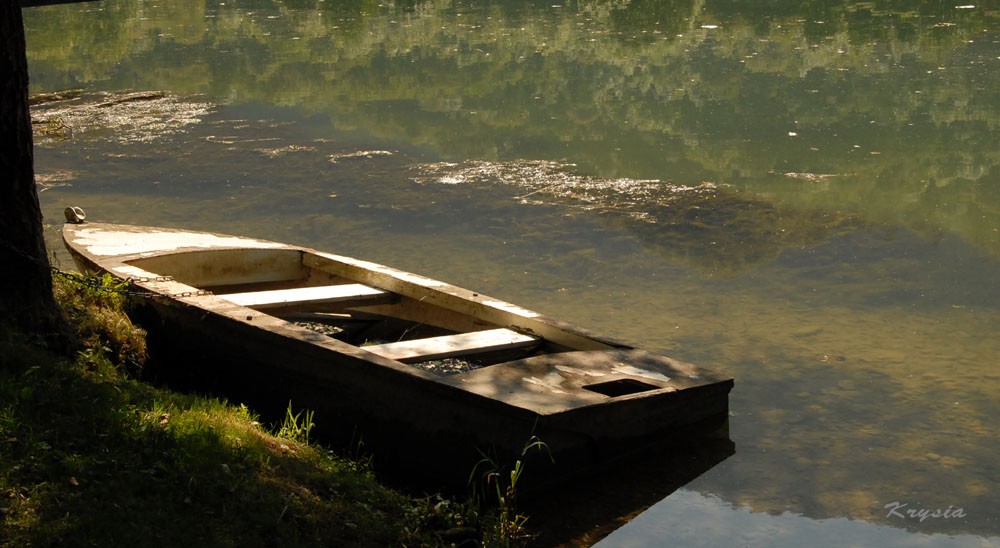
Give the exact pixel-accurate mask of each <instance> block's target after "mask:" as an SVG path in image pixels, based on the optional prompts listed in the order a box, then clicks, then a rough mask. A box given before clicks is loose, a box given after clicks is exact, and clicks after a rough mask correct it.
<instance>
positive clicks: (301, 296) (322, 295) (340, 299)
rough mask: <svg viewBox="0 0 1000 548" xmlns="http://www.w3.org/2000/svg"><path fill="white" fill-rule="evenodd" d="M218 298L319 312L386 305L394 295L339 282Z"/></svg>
mask: <svg viewBox="0 0 1000 548" xmlns="http://www.w3.org/2000/svg"><path fill="white" fill-rule="evenodd" d="M219 297H221V298H223V299H225V300H227V301H229V302H231V303H234V304H238V305H240V306H246V307H248V308H253V309H256V310H270V311H285V312H289V311H292V310H296V311H297V310H310V311H318V310H322V309H324V308H330V307H331V306H333V305H335V307H336V308H347V307H350V306H358V305H363V304H364V305H368V304H384V303H388V302H392V301H393V300H394V299H395V295H394V294H392V293H389V292H388V291H382V290H381V289H376V288H374V287H369V286H367V285H364V284H339V285H323V286H315V287H296V288H293V289H272V290H268V291H248V292H245V293H228V294H222V295H219Z"/></svg>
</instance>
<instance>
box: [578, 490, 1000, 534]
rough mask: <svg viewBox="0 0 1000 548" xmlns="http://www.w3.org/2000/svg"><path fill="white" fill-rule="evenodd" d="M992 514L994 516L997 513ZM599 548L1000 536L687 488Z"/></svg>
mask: <svg viewBox="0 0 1000 548" xmlns="http://www.w3.org/2000/svg"><path fill="white" fill-rule="evenodd" d="M900 502H902V501H900ZM911 506H913V505H912V504H911ZM945 509H946V508H945ZM945 509H942V510H945ZM932 510H933V509H932ZM982 510H983V509H979V511H982ZM965 511H966V513H969V512H973V511H976V510H975V509H965ZM987 511H991V512H992V511H993V509H987ZM886 512H888V510H886ZM893 519H899V520H901V521H902V518H898V517H893ZM934 519H939V520H940V519H945V518H927V520H925V521H924V523H925V524H926V523H927V521H931V520H934ZM911 521H912V523H909V524H908V525H910V526H911V527H914V528H918V527H919V526H920V525H921V523H920V521H919V520H918V519H913V520H911ZM595 546H597V547H600V548H627V547H630V546H636V547H648V546H676V547H693V546H705V547H718V546H747V547H757V546H768V547H784V546H788V547H792V546H794V547H796V548H797V547H801V546H810V547H816V548H819V547H826V546H829V547H838V548H841V547H844V546H881V547H884V548H891V547H918V546H933V547H935V548H937V547H971V546H1000V537H978V536H974V535H943V534H922V533H915V532H910V531H906V530H903V529H898V528H896V527H891V526H888V525H875V524H872V523H867V522H864V521H860V520H852V519H847V518H831V519H819V520H816V519H809V518H806V517H803V516H800V515H797V514H793V513H791V512H785V513H783V514H781V515H777V516H775V515H771V514H764V513H759V512H751V511H750V510H749V509H747V508H745V507H739V508H734V507H733V506H732V505H731V504H730V503H728V502H725V501H723V500H720V499H719V498H717V497H715V496H714V495H703V494H701V493H698V492H695V491H689V490H686V489H682V490H680V491H677V492H676V493H674V494H672V495H670V496H669V497H667V498H666V499H664V500H663V501H661V502H659V503H657V504H656V505H654V506H653V507H652V508H650V509H649V510H647V511H646V512H643V513H642V514H641V515H639V516H638V517H637V518H635V519H634V520H632V522H630V523H629V524H628V525H626V526H625V527H622V528H621V529H619V530H617V531H615V532H614V533H612V534H611V535H609V536H608V537H607V538H605V539H604V540H602V541H601V542H599V543H597V544H596V545H595Z"/></svg>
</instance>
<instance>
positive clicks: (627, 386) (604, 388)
mask: <svg viewBox="0 0 1000 548" xmlns="http://www.w3.org/2000/svg"><path fill="white" fill-rule="evenodd" d="M583 388H584V389H586V390H590V391H591V392H597V393H598V394H604V395H605V396H610V397H612V398H614V397H616V396H627V395H629V394H638V393H640V392H648V391H650V390H658V389H659V388H660V387H659V386H655V385H652V384H646V383H644V382H642V381H637V380H635V379H618V380H615V381H608V382H601V383H597V384H588V385H585V386H584V387H583Z"/></svg>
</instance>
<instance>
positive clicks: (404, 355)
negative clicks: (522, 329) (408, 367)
mask: <svg viewBox="0 0 1000 548" xmlns="http://www.w3.org/2000/svg"><path fill="white" fill-rule="evenodd" d="M538 342H540V340H539V339H538V338H536V337H532V336H530V335H524V334H521V333H518V332H517V331H511V330H510V329H505V328H499V329H488V330H485V331H470V332H468V333H457V334H455V335H443V336H440V337H428V338H426V339H413V340H409V341H399V342H393V343H385V344H377V345H372V346H364V347H362V348H363V349H364V350H367V351H368V352H373V353H375V354H378V355H379V356H382V357H385V358H389V359H393V360H399V361H406V362H414V361H426V360H439V359H442V358H451V357H455V356H463V355H468V354H478V353H483V352H492V351H494V350H506V349H511V348H520V347H524V346H530V345H533V344H536V343H538Z"/></svg>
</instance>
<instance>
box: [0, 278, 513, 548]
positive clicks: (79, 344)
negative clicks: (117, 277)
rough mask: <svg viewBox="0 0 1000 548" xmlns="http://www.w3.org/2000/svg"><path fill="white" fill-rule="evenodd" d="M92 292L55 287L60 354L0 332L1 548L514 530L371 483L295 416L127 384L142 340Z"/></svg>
mask: <svg viewBox="0 0 1000 548" xmlns="http://www.w3.org/2000/svg"><path fill="white" fill-rule="evenodd" d="M98 285H100V284H98ZM103 285H104V286H105V287H104V288H103V289H102V288H100V287H94V286H90V287H87V286H81V285H79V284H76V283H70V282H66V281H60V280H57V283H56V295H57V299H58V300H59V301H60V303H61V305H62V307H63V309H64V311H65V313H66V316H67V318H68V320H69V323H70V325H71V326H72V329H74V330H75V339H76V340H75V342H74V344H73V345H72V346H71V349H70V350H69V351H53V350H51V349H46V348H44V347H43V346H42V345H41V344H40V343H37V342H36V341H33V340H32V339H31V338H30V337H26V336H25V335H24V334H23V333H20V332H19V331H18V330H17V328H16V326H12V325H10V324H8V325H7V327H5V328H3V329H2V330H0V518H2V521H0V545H2V546H28V545H33V546H49V545H60V546H139V545H144V544H145V545H155V546H240V547H244V546H251V547H252V546H262V547H263V546H379V547H384V546H448V545H463V546H476V545H479V544H480V543H484V544H499V545H510V544H511V543H512V542H513V541H514V538H515V536H516V535H520V534H521V531H520V530H518V531H515V536H512V535H510V534H506V533H505V534H506V538H500V537H498V536H497V532H498V531H501V530H502V527H501V524H498V522H497V520H496V519H495V518H496V515H493V516H492V517H490V516H486V517H485V518H481V516H480V512H479V510H478V507H477V505H475V504H472V503H468V502H465V503H456V502H453V501H449V500H445V499H442V498H440V497H436V496H435V497H427V498H415V497H411V496H406V495H403V494H400V493H398V492H395V491H393V490H391V489H388V488H386V487H384V486H382V485H381V484H379V483H378V481H377V480H376V478H375V477H374V475H373V474H372V473H371V471H370V470H369V469H368V468H367V467H366V466H365V465H364V463H359V462H356V461H351V460H348V459H344V458H341V457H338V456H336V455H334V454H332V453H331V452H329V451H326V450H324V449H323V448H321V447H319V446H317V445H314V444H310V443H308V441H307V436H308V428H307V426H308V424H306V423H305V422H304V421H303V419H304V418H305V415H303V414H299V415H298V418H297V419H296V418H295V414H294V413H290V415H289V417H288V419H286V421H285V424H284V425H261V424H260V423H259V422H258V421H257V418H256V416H255V415H254V413H253V412H252V411H251V410H249V409H247V408H246V407H243V406H239V405H232V404H229V403H227V402H224V401H219V400H213V399H206V398H202V397H196V396H191V395H185V394H178V393H175V392H171V391H168V390H164V389H160V388H156V387H153V386H150V385H148V384H145V383H142V382H139V381H137V380H136V378H137V373H138V372H139V371H140V370H141V367H142V363H143V360H144V357H145V343H144V333H143V332H142V331H141V330H139V329H137V328H135V327H133V326H132V324H131V323H130V322H129V321H128V318H127V317H126V316H125V315H124V313H123V312H122V300H123V297H122V295H121V294H120V293H116V292H114V291H107V290H106V289H107V288H109V287H110V286H111V284H110V282H109V281H104V282H103ZM494 514H495V513H494ZM484 539H485V540H484Z"/></svg>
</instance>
